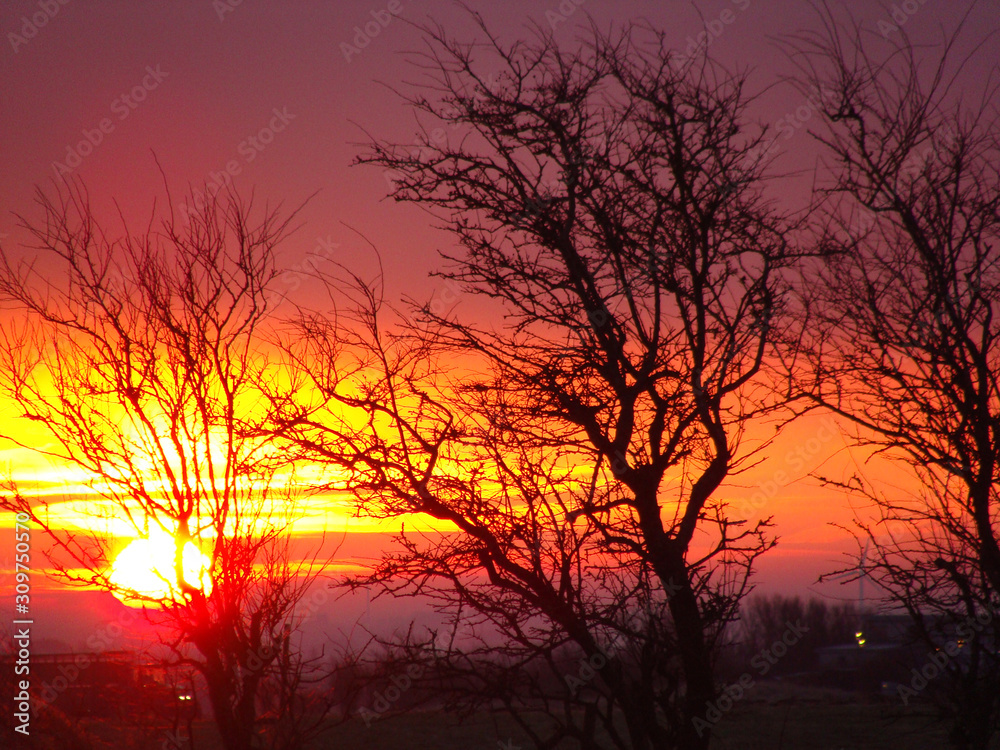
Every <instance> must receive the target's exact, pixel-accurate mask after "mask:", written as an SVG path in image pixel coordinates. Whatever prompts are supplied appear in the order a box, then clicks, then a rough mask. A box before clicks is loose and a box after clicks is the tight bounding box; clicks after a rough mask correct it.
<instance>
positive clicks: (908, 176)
mask: <svg viewBox="0 0 1000 750" xmlns="http://www.w3.org/2000/svg"><path fill="white" fill-rule="evenodd" d="M825 19H826V22H827V24H826V28H825V31H824V32H823V33H820V34H817V35H814V36H808V37H804V38H802V39H799V40H798V41H797V43H796V56H795V59H797V60H798V61H799V64H800V71H801V73H802V76H801V78H802V80H803V81H805V83H806V84H807V85H809V86H810V87H818V88H820V89H821V90H823V91H825V92H826V96H825V101H824V107H823V109H822V114H823V116H824V118H825V124H826V128H825V129H823V130H822V131H820V132H819V133H818V134H817V137H818V138H819V139H820V141H821V142H822V144H823V145H824V146H825V148H826V153H827V154H829V155H830V156H831V157H832V163H833V167H832V169H833V176H832V183H831V184H830V186H829V188H828V189H827V190H825V199H826V213H825V220H824V222H823V226H822V228H821V234H820V243H821V244H822V246H823V247H824V248H825V249H826V251H827V254H828V256H827V260H826V263H825V265H824V266H823V268H822V270H821V271H820V273H818V274H817V277H818V278H811V279H810V280H809V283H810V286H811V287H812V289H813V294H812V295H811V296H810V303H811V307H810V314H811V315H812V318H813V325H812V332H813V335H812V340H811V342H810V346H809V351H810V354H811V358H812V368H811V372H812V374H813V376H814V381H813V382H812V383H811V385H810V388H811V393H812V395H813V397H814V398H815V399H816V401H818V402H819V403H822V404H824V405H825V406H826V407H828V408H830V409H832V410H834V411H835V412H836V413H837V414H839V415H841V416H843V417H846V418H847V419H848V420H850V421H851V422H853V423H854V424H855V425H856V426H857V428H858V430H857V433H856V435H855V437H856V441H855V443H856V445H857V446H858V447H863V448H867V449H869V450H874V451H875V452H876V453H878V454H880V455H883V456H886V457H888V458H890V459H893V460H895V461H897V462H900V463H901V464H902V465H903V466H905V467H906V469H907V470H908V471H909V472H910V473H911V474H912V475H913V476H914V477H915V478H916V479H917V480H918V481H919V486H920V490H919V491H918V492H916V493H913V494H910V493H906V492H903V491H901V490H898V489H892V488H885V487H882V486H879V485H873V484H872V483H870V482H869V481H867V480H866V479H865V478H864V477H861V476H854V477H851V478H849V479H847V480H839V479H838V480H834V479H831V480H830V481H831V482H834V483H835V484H837V485H838V486H841V487H844V488H845V489H847V490H849V491H851V492H857V493H860V494H861V495H862V496H864V497H866V498H869V499H870V500H871V501H873V504H874V508H875V511H876V517H875V520H874V521H873V522H867V521H864V520H863V521H862V522H861V528H862V532H863V535H864V536H865V537H867V538H869V539H871V540H872V542H873V544H874V547H875V550H874V553H873V554H872V555H869V557H868V559H867V561H866V562H865V569H866V573H867V574H868V575H869V576H870V577H872V578H873V579H874V580H875V581H876V582H877V583H878V584H880V585H881V587H882V588H883V590H884V591H885V592H886V593H887V594H888V596H889V598H890V600H891V601H892V602H893V603H894V604H896V605H897V606H901V607H903V608H904V609H905V610H906V611H907V612H909V614H910V615H912V617H913V620H914V622H915V623H916V625H917V631H918V632H919V633H920V634H921V635H922V637H923V639H924V641H925V644H926V645H927V646H928V647H931V648H935V649H937V648H943V647H944V646H945V645H946V644H947V645H948V646H949V647H951V646H955V647H956V648H957V647H958V646H959V645H960V646H961V654H960V656H959V657H957V658H949V661H950V663H949V665H948V666H947V668H946V669H945V670H944V671H945V673H946V674H947V675H948V680H945V681H943V682H941V683H940V684H941V685H942V687H944V686H945V685H947V687H946V688H945V689H942V690H940V691H934V690H933V689H931V690H929V691H928V692H927V694H928V695H932V694H937V695H938V696H939V697H940V698H941V701H942V705H943V706H944V707H945V708H946V710H947V714H948V715H949V716H950V717H951V718H952V719H953V721H954V731H953V736H952V739H953V743H954V746H955V747H961V748H984V747H986V746H987V745H988V744H989V741H990V737H991V736H992V735H993V734H994V733H995V731H996V727H997V721H998V719H1000V700H998V695H1000V693H998V691H997V685H998V684H1000V683H998V680H1000V661H998V659H997V653H996V646H997V643H998V642H1000V639H998V635H1000V631H998V629H997V618H996V611H997V610H996V608H997V604H998V596H1000V546H998V541H997V533H996V522H997V512H998V500H1000V496H998V493H997V487H998V485H997V479H998V461H997V458H998V455H1000V453H998V449H1000V397H998V396H1000V394H998V391H997V376H998V374H1000V322H998V318H997V314H996V313H997V305H998V303H1000V287H998V283H1000V255H998V253H997V247H998V240H1000V189H998V188H1000V181H998V166H1000V151H998V145H1000V143H998V139H997V133H998V132H1000V130H998V123H997V120H996V113H997V109H996V104H997V97H996V82H995V81H987V82H986V85H985V86H984V88H983V95H982V98H981V99H980V100H979V101H978V102H975V103H973V104H970V103H969V99H968V98H966V97H964V96H963V97H959V96H958V95H956V93H955V89H956V81H957V80H960V77H961V76H962V75H963V65H964V63H963V62H958V63H956V62H955V60H956V57H957V55H958V54H959V53H958V52H957V51H956V46H957V44H958V35H957V34H956V35H954V36H952V37H949V38H947V39H946V40H945V41H944V42H943V43H942V45H941V46H940V47H939V48H938V50H937V52H939V53H940V56H939V57H937V58H936V59H933V60H931V61H930V62H928V57H930V55H929V54H928V52H927V50H926V49H919V50H918V48H917V47H916V45H914V44H912V43H910V41H909V40H908V39H906V37H905V35H900V36H899V38H898V40H897V41H892V40H889V41H886V42H885V43H884V46H882V47H878V46H876V45H877V42H873V41H871V40H868V39H866V38H865V37H864V35H863V33H862V32H861V31H860V29H857V28H855V29H853V31H854V32H855V33H853V34H852V33H851V31H852V30H851V29H850V28H838V27H837V25H836V24H835V23H834V21H833V19H832V17H831V16H829V15H827V16H825ZM928 66H929V67H928ZM817 282H819V283H817ZM862 544H864V540H862Z"/></svg>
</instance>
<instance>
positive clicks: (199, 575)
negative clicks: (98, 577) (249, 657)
mask: <svg viewBox="0 0 1000 750" xmlns="http://www.w3.org/2000/svg"><path fill="white" fill-rule="evenodd" d="M211 564H212V561H211V560H210V559H209V557H208V556H207V555H205V554H204V553H203V552H202V551H201V550H199V549H198V547H197V545H195V544H194V542H188V543H187V544H186V545H184V550H183V552H182V565H183V576H184V583H186V584H187V585H189V586H194V587H197V588H200V589H202V590H203V591H204V592H205V593H206V594H207V593H209V592H210V591H211V590H212V579H211V577H210V575H209V569H210V568H211ZM109 577H110V580H111V583H113V584H114V585H115V586H118V587H119V588H120V589H122V590H121V591H118V592H116V593H115V596H117V597H118V598H119V599H121V601H123V602H124V603H125V604H131V605H138V604H140V603H141V600H139V599H136V597H135V596H131V595H130V592H135V593H136V594H139V595H141V596H143V597H149V598H152V599H169V598H172V597H174V596H176V595H177V594H179V593H180V587H179V586H178V583H177V576H176V574H175V572H174V538H173V537H172V536H171V535H170V534H167V533H165V532H163V531H157V532H154V533H152V534H150V536H149V537H141V538H139V539H136V540H134V541H132V542H131V543H129V545H128V546H127V547H125V549H123V550H122V551H121V552H119V553H118V556H117V557H115V561H114V563H113V564H112V566H111V573H110V576H109Z"/></svg>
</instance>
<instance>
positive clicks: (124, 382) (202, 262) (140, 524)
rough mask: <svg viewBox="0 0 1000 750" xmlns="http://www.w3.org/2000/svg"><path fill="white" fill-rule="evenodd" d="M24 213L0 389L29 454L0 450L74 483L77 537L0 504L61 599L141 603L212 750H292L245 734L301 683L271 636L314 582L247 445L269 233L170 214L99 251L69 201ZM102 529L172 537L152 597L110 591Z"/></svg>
mask: <svg viewBox="0 0 1000 750" xmlns="http://www.w3.org/2000/svg"><path fill="white" fill-rule="evenodd" d="M38 202H39V205H40V206H41V209H42V211H43V217H42V219H41V220H39V221H38V222H29V221H27V220H24V219H22V221H23V222H24V226H25V227H26V229H27V230H28V231H30V233H31V234H32V236H33V237H34V239H35V240H36V245H35V247H34V248H33V249H34V250H35V251H36V252H37V255H35V256H34V257H31V258H29V259H27V260H25V261H23V262H20V263H16V262H14V261H13V260H12V257H11V255H9V254H8V253H6V252H5V253H4V254H3V256H2V260H0V299H2V300H3V302H4V304H5V306H6V307H8V308H9V309H12V310H13V311H16V313H17V315H9V316H8V317H7V318H6V319H5V321H4V324H3V326H2V328H0V350H2V364H0V388H2V389H3V391H4V393H5V394H6V395H7V396H8V397H9V398H11V399H12V400H13V401H14V402H15V403H16V404H17V405H18V407H19V408H20V410H21V411H22V416H23V417H24V418H25V419H26V420H30V421H31V423H33V424H34V425H36V426H40V428H41V430H42V433H43V434H45V435H47V439H45V440H44V441H32V442H27V443H25V442H24V441H21V440H19V438H18V436H17V433H13V434H9V435H7V436H6V437H7V439H8V440H11V441H13V442H15V443H18V444H20V445H22V447H25V448H29V449H31V450H34V451H36V452H37V453H39V454H41V455H44V456H46V457H48V458H50V459H53V460H54V461H55V462H57V464H58V465H62V466H66V467H68V468H69V469H70V470H76V471H78V472H82V474H83V475H84V476H85V477H86V478H87V484H88V486H89V490H90V493H91V495H90V497H89V498H88V499H86V501H85V503H84V512H85V513H86V514H88V515H89V516H90V517H91V519H92V522H91V524H89V527H90V528H89V529H86V530H75V529H74V528H73V527H72V526H70V527H67V526H66V525H65V524H64V523H62V522H60V521H59V520H58V513H57V512H56V511H57V508H56V507H50V506H49V505H48V504H45V503H38V502H34V501H32V499H31V498H30V497H28V496H26V495H23V494H21V493H19V492H18V491H17V488H16V487H15V488H13V489H12V491H11V492H9V493H8V494H7V496H6V497H4V498H3V503H4V505H5V506H6V507H8V508H12V509H15V510H17V511H22V512H24V513H27V514H29V515H30V517H31V519H32V521H33V522H34V523H35V524H37V525H38V527H40V529H41V530H42V531H43V532H44V536H45V538H46V539H47V540H48V542H49V543H50V546H49V553H50V562H51V564H52V565H53V566H54V570H55V575H56V576H57V578H59V579H60V580H61V581H62V582H64V583H66V584H69V585H83V586H90V587H93V586H96V587H98V588H101V589H104V590H108V591H112V592H115V593H117V594H119V595H123V596H129V597H131V598H133V599H134V600H136V601H140V602H145V603H146V604H147V606H148V611H149V612H152V613H153V614H152V615H151V616H152V617H154V619H156V620H157V621H158V622H159V623H160V624H161V625H163V626H164V628H165V629H164V631H163V632H164V643H166V644H167V645H169V646H170V648H171V649H172V653H173V658H172V660H171V661H172V662H173V663H175V664H187V665H190V666H193V667H194V668H196V669H197V670H198V672H199V673H200V674H201V676H202V678H203V679H204V682H205V685H206V686H207V692H208V696H209V698H210V700H211V705H212V711H213V715H214V719H215V722H216V724H217V726H218V728H219V731H220V733H221V736H222V738H223V741H224V744H225V747H227V748H231V749H232V750H237V749H239V750H246V749H247V748H251V747H260V746H261V744H260V743H261V742H265V741H266V742H267V743H268V745H269V746H273V747H300V746H301V743H299V742H298V741H296V742H284V741H279V739H280V737H281V736H283V735H282V732H277V731H273V729H274V727H275V726H277V724H275V723H273V722H270V723H267V724H266V725H264V724H262V720H263V719H264V718H265V717H263V716H262V715H261V713H260V704H261V698H262V695H264V694H267V696H268V697H269V698H274V699H275V700H279V701H281V702H285V703H290V702H292V701H293V700H294V698H295V696H296V695H298V694H299V688H300V687H301V686H302V685H301V684H300V683H301V682H302V680H304V679H307V678H308V676H309V674H310V673H311V671H312V670H313V669H314V668H315V667H316V666H317V665H316V664H314V663H311V661H310V660H309V659H306V658H305V657H303V656H302V654H301V653H298V652H294V651H293V652H290V651H289V637H290V629H294V628H295V626H296V624H297V623H296V604H297V603H298V602H299V601H300V599H301V597H302V596H303V593H304V592H305V590H306V587H307V586H308V585H309V584H310V583H311V582H312V581H313V580H314V578H315V577H316V575H317V573H318V572H319V571H320V570H321V568H322V565H321V564H317V563H321V561H320V560H316V559H313V560H306V561H305V562H303V563H298V562H295V561H294V559H292V556H291V555H290V550H289V548H288V544H289V537H288V531H289V523H290V521H291V520H292V516H293V514H294V497H292V495H291V492H292V490H291V489H289V487H288V486H286V485H285V484H283V483H282V482H279V481H278V477H277V476H276V472H277V470H278V468H279V466H280V462H279V460H278V458H277V457H276V455H275V453H274V451H273V450H272V449H271V448H270V447H269V445H268V443H267V441H266V440H264V439H261V438H259V437H254V436H253V433H254V428H253V421H254V419H255V412H254V404H255V403H256V400H257V396H256V383H257V381H258V380H259V379H260V378H262V377H266V375H267V372H268V370H267V360H266V357H265V355H264V354H263V352H262V349H261V344H260V341H259V339H258V336H259V329H260V328H261V326H262V323H263V321H264V320H265V316H266V315H267V313H268V309H267V305H266V304H265V299H266V297H265V293H266V291H267V287H268V283H269V282H270V281H271V279H272V277H273V275H274V247H275V245H276V244H277V243H278V242H279V241H280V240H281V239H282V237H283V236H284V235H285V234H286V230H287V227H288V220H287V219H279V218H278V216H277V214H276V213H267V214H266V215H264V216H263V217H262V218H261V219H260V220H257V221H254V220H253V219H252V218H251V216H252V204H251V203H245V202H241V201H240V200H239V199H238V198H237V197H236V196H235V195H230V196H228V197H227V198H226V199H223V198H222V197H219V196H217V197H216V198H215V199H214V200H213V201H212V202H210V204H209V205H208V207H207V208H206V210H205V211H204V212H202V213H201V214H199V215H197V216H195V217H192V219H191V221H190V223H184V224H182V223H181V222H179V221H175V220H174V219H173V216H172V215H171V216H169V217H167V218H166V219H165V220H163V222H162V224H161V225H160V226H159V228H156V227H155V226H154V225H153V224H152V222H151V224H150V227H149V228H148V229H147V230H146V231H145V232H144V233H141V234H138V235H135V234H131V233H129V232H128V230H127V228H126V229H125V230H124V233H123V234H122V235H121V236H120V237H111V236H109V234H108V232H107V230H106V229H105V228H104V227H103V226H102V225H101V223H100V222H99V221H98V219H97V218H96V217H95V215H94V212H93V210H92V208H91V205H90V203H89V200H88V196H87V195H86V193H85V191H84V190H83V188H82V187H81V186H79V185H72V186H70V187H68V188H66V189H64V190H63V191H62V192H60V193H59V194H58V195H57V196H56V198H55V199H52V198H49V197H47V196H46V195H45V194H43V193H42V192H41V191H39V198H38ZM171 214H172V212H171ZM50 511H52V513H50ZM109 518H113V519H115V520H116V521H117V522H118V523H119V524H124V525H125V527H126V529H127V534H129V535H132V536H135V537H147V536H149V535H150V534H155V533H161V534H167V535H169V536H170V537H171V538H172V539H173V545H174V553H173V570H172V572H171V573H166V572H164V573H161V577H162V578H163V582H164V584H165V585H166V586H167V587H168V590H167V591H166V592H164V593H163V594H162V595H160V594H154V593H151V592H148V591H134V590H130V589H129V588H128V586H129V583H128V582H127V579H126V581H125V582H122V581H119V580H116V579H115V577H114V576H113V575H112V573H111V564H112V558H113V553H114V551H115V550H114V549H113V547H112V545H113V544H114V543H115V539H114V538H113V537H112V536H110V535H109V534H108V531H107V528H108V527H107V520H108V519H109ZM119 528H120V526H119ZM192 545H193V546H194V547H195V548H196V550H195V552H197V550H200V551H201V552H202V553H203V554H205V555H206V556H207V557H208V558H210V561H211V562H210V565H209V566H208V568H207V569H206V570H204V571H202V572H199V571H198V570H197V566H195V567H194V570H192V566H191V565H190V563H189V562H186V559H189V558H190V556H191V554H192ZM275 691H277V695H276V694H275ZM288 715H289V716H293V717H294V718H296V719H300V720H302V721H306V720H308V721H310V722H314V720H315V715H310V716H308V717H303V716H302V715H301V712H299V713H297V714H288ZM279 723H280V722H279ZM314 723H315V722H314ZM301 725H302V724H301V721H300V726H301Z"/></svg>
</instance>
